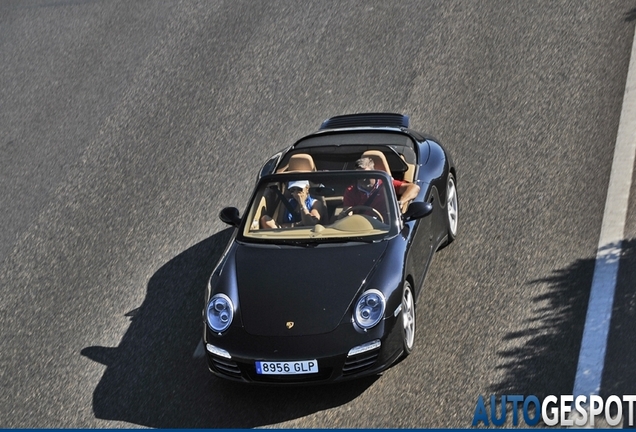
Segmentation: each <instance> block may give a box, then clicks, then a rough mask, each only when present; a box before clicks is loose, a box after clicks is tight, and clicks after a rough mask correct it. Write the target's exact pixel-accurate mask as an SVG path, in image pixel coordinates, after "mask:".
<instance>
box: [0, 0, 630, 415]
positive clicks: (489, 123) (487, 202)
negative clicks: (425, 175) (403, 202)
mask: <svg viewBox="0 0 636 432" xmlns="http://www.w3.org/2000/svg"><path fill="white" fill-rule="evenodd" d="M635 20H636V2H634V1H633V0H626V1H579V0H572V1H560V2H555V1H535V2H522V1H517V2H509V1H503V0H502V1H398V2H391V3H390V4H389V3H387V2H381V1H365V2H346V1H340V2H336V3H333V2H326V1H324V2H322V1H314V2H295V1H270V2H253V1H238V0H232V1H161V2H158V1H136V2H129V1H124V0H122V1H97V0H84V1H80V0H24V1H18V0H5V1H3V2H1V3H0V190H2V193H1V194H0V216H1V217H0V322H1V323H2V332H1V333H0V342H1V345H0V347H1V348H0V388H1V389H2V390H1V391H0V427H2V428H17V427H19V428H30V427H64V428H76V427H90V428H92V427H108V428H110V427H163V428H166V427H179V428H191V427H206V428H216V427H223V428H234V427H239V428H252V427H270V426H280V427H311V428H313V427H351V428H358V427H364V428H367V427H381V428H385V427H388V428H394V427H418V428H419V427H467V426H470V423H471V421H472V418H473V413H474V409H475V403H476V400H477V398H478V396H479V395H484V396H488V395H490V394H493V393H496V394H522V395H530V394H535V395H538V396H544V395H547V394H569V393H571V392H572V386H573V382H574V374H575V370H576V364H577V356H578V349H579V346H580V340H581V334H582V329H583V323H584V319H585V311H586V306H587V299H588V296H589V290H590V285H591V280H592V272H593V268H594V257H595V254H596V247H597V242H598V238H599V232H600V226H601V221H602V216H603V206H604V203H605V195H606V192H607V183H608V179H609V173H610V168H611V162H612V155H613V147H614V143H615V140H616V133H617V128H618V123H619V116H620V112H621V102H622V98H623V93H624V89H625V78H626V74H627V68H628V64H629V54H630V50H631V44H632V41H633V36H634V21H635ZM365 111H395V112H403V113H407V114H409V115H410V116H411V119H412V125H413V127H414V129H416V130H422V131H426V132H428V133H431V134H433V135H434V136H436V137H438V138H439V139H440V141H441V142H442V143H443V144H444V145H445V146H446V147H447V149H448V150H449V151H450V152H451V153H452V154H453V156H454V159H455V162H456V163H457V165H458V168H459V178H458V187H459V193H460V200H461V201H460V234H459V237H458V240H457V241H456V242H455V243H453V245H452V246H450V247H448V248H446V249H444V250H443V251H442V252H440V254H439V255H437V257H436V259H435V261H434V263H433V265H432V267H431V269H430V272H429V275H428V277H427V280H426V282H425V285H426V289H425V290H424V291H423V293H422V295H421V296H420V298H419V299H418V318H419V322H418V328H417V336H416V349H415V351H414V352H413V354H412V355H411V356H410V357H408V358H407V359H406V360H405V361H403V362H401V363H400V364H398V365H397V366H395V367H394V368H392V369H390V370H389V371H387V372H386V373H385V374H383V375H382V376H381V377H377V378H371V379H367V380H362V381H359V382H354V383H350V384H347V385H340V386H329V387H324V386H323V387H310V388H292V389H289V388H273V389H272V388H266V387H257V388H252V387H246V386H242V385H236V384H233V383H228V382H225V381H222V380H219V379H217V378H214V377H212V376H211V375H210V374H209V373H208V372H207V370H206V368H205V364H204V361H203V360H202V359H200V358H196V357H194V356H193V354H194V352H195V349H196V347H197V344H198V343H199V340H200V337H201V332H202V329H201V322H200V313H201V308H202V303H203V287H204V284H205V281H206V278H207V276H208V275H209V273H210V272H211V269H212V268H213V267H214V265H215V263H216V260H217V259H218V258H219V256H220V254H221V252H222V250H223V247H224V245H225V243H226V242H227V240H228V238H229V235H230V231H229V229H228V228H227V227H226V226H225V225H223V224H222V222H220V220H219V219H218V217H217V214H218V212H219V210H220V209H221V208H222V207H224V206H230V205H231V206H237V207H239V208H243V207H244V206H245V203H246V200H247V198H248V194H249V193H250V191H251V188H252V186H253V184H254V180H255V177H256V174H257V172H258V168H259V167H260V165H261V164H262V163H263V162H264V161H265V160H266V158H267V157H268V156H269V155H271V154H273V153H274V152H276V151H277V150H279V149H281V148H284V147H286V146H288V145H290V144H292V142H293V141H294V140H295V139H296V138H298V137H300V136H302V135H303V134H306V133H309V132H312V131H314V130H316V129H317V128H318V126H319V125H320V123H321V122H322V120H324V119H325V118H327V117H330V116H332V115H338V114H344V113H352V112H365ZM632 196H633V192H632ZM630 203H631V204H630V210H629V217H628V223H627V232H626V239H625V253H624V256H623V263H622V265H621V272H620V276H619V286H618V287H617V300H616V303H615V311H614V320H613V322H612V328H611V332H610V342H609V346H608V357H607V363H606V369H605V375H604V377H603V392H604V393H607V394H610V393H617V394H636V388H634V387H635V386H636V384H635V383H636V372H635V371H636V362H635V360H634V358H635V355H634V354H636V353H635V352H634V350H635V348H634V345H633V340H634V333H635V331H634V330H633V329H634V328H636V312H635V310H636V308H635V306H634V305H635V304H636V294H635V292H634V284H633V282H631V281H633V280H634V277H635V276H636V275H635V274H634V269H635V268H636V258H635V257H636V253H635V251H636V244H635V243H636V240H635V239H636V199H632V200H631V201H630Z"/></svg>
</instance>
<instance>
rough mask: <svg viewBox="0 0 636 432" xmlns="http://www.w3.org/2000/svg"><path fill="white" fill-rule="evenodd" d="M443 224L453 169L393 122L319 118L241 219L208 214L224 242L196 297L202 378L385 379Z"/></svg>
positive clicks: (451, 203)
mask: <svg viewBox="0 0 636 432" xmlns="http://www.w3.org/2000/svg"><path fill="white" fill-rule="evenodd" d="M400 185H406V186H407V187H410V185H416V187H415V189H414V188H413V187H410V189H409V190H411V191H412V190H415V191H416V194H413V197H412V198H410V199H404V198H403V197H402V196H400V194H401V193H403V191H404V190H406V189H405V187H400ZM457 217H458V195H457V171H456V168H455V165H454V164H453V162H452V160H451V158H450V156H449V155H448V153H447V152H446V151H445V150H444V148H442V146H441V145H440V144H439V143H438V142H437V140H435V139H434V138H432V137H430V136H427V135H424V134H421V133H419V132H415V131H413V130H411V129H410V128H409V119H408V117H407V116H404V115H401V114H391V113H372V114H353V115H344V116H337V117H333V118H330V119H328V120H326V121H325V122H323V124H322V125H321V127H320V129H319V130H318V131H317V132H315V133H312V134H310V135H308V136H305V137H303V138H301V139H300V140H298V141H296V142H295V143H294V144H293V145H292V146H291V147H289V148H287V149H285V150H284V151H281V152H279V153H277V154H276V155H274V156H272V157H271V158H270V159H269V160H268V161H267V162H266V163H265V164H264V165H263V167H262V168H261V170H260V172H259V175H258V179H257V183H256V187H255V189H254V192H253V194H252V196H251V198H250V200H249V203H248V205H247V206H246V209H245V211H244V212H243V214H242V215H241V213H240V211H239V210H238V209H237V208H231V207H228V208H225V209H223V210H222V211H221V212H220V218H221V220H222V221H223V222H225V223H227V224H229V225H231V226H233V227H234V228H235V230H234V233H233V235H232V238H231V240H230V242H229V244H228V246H227V248H226V250H225V252H224V253H223V255H222V257H221V259H220V261H219V263H218V264H217V266H216V268H215V269H214V271H213V273H212V275H211V277H210V279H209V283H208V286H207V289H206V293H205V306H204V309H203V321H204V335H203V340H204V345H205V348H206V357H207V364H208V368H209V369H210V371H211V372H213V373H214V374H215V375H218V376H220V377H223V378H227V379H231V380H235V381H242V382H248V383H263V384H308V383H326V382H337V381H342V380H346V379H353V378H359V377H363V376H368V375H373V374H379V373H380V372H382V371H384V370H386V369H387V368H389V367H390V366H392V365H393V364H395V363H396V362H397V361H398V360H399V359H401V358H403V357H405V356H407V355H408V354H409V353H411V351H412V350H413V348H414V342H415V330H416V317H417V314H416V306H417V299H418V295H419V294H420V291H421V290H422V287H423V285H424V279H425V275H426V272H427V270H428V268H429V265H430V263H431V260H432V257H433V254H434V253H435V252H436V251H437V250H439V249H441V248H442V247H444V246H446V245H447V244H449V243H451V242H452V241H453V240H454V239H455V237H456V235H457V222H458V219H457Z"/></svg>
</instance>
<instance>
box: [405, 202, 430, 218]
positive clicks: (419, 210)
mask: <svg viewBox="0 0 636 432" xmlns="http://www.w3.org/2000/svg"><path fill="white" fill-rule="evenodd" d="M432 212H433V204H431V203H429V202H413V203H411V204H410V205H409V208H407V209H406V211H405V212H404V214H403V215H402V220H403V221H404V222H409V221H412V220H415V219H420V218H423V217H424V216H428V215H430V214H431V213H432Z"/></svg>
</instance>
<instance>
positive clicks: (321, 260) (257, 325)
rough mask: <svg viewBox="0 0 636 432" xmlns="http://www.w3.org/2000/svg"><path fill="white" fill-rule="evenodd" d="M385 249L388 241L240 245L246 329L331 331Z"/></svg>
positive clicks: (265, 332)
mask: <svg viewBox="0 0 636 432" xmlns="http://www.w3.org/2000/svg"><path fill="white" fill-rule="evenodd" d="M386 248H387V242H379V243H355V244H345V245H338V246H333V245H332V246H328V245H322V246H318V247H315V248H297V247H291V248H288V247H285V248H272V247H267V248H264V247H258V246H251V245H242V246H240V247H239V248H238V249H237V250H236V255H235V259H236V273H237V276H236V277H237V283H238V296H239V308H240V311H241V317H242V321H243V325H244V327H245V330H246V331H247V332H248V333H250V334H253V335H260V336H300V335H312V334H321V333H328V332H330V331H332V330H334V329H335V328H336V327H337V326H338V324H339V323H340V322H341V320H342V318H343V316H344V314H345V313H347V311H348V310H349V306H350V305H351V303H352V302H353V301H354V299H355V297H356V293H357V292H358V291H359V289H360V286H361V285H362V283H363V282H364V281H365V279H366V278H367V276H368V275H369V273H370V272H371V270H373V268H374V266H375V265H377V263H378V262H379V261H380V260H381V259H382V255H383V254H384V251H385V250H386Z"/></svg>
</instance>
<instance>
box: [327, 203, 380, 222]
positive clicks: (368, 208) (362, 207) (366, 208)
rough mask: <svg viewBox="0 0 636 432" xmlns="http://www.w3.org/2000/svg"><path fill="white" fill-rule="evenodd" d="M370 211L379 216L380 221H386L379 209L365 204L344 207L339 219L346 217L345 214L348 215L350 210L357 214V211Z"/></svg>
mask: <svg viewBox="0 0 636 432" xmlns="http://www.w3.org/2000/svg"><path fill="white" fill-rule="evenodd" d="M368 211H371V212H372V213H373V214H374V215H375V216H377V219H379V220H380V222H382V223H384V218H383V217H382V214H381V213H380V212H379V211H378V210H377V209H374V208H373V207H371V206H365V205H357V206H351V207H349V208H346V209H344V210H343V211H342V212H341V213H340V216H339V217H338V219H342V218H344V217H345V216H347V215H348V213H349V212H352V213H354V214H355V213H366V212H368Z"/></svg>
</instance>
